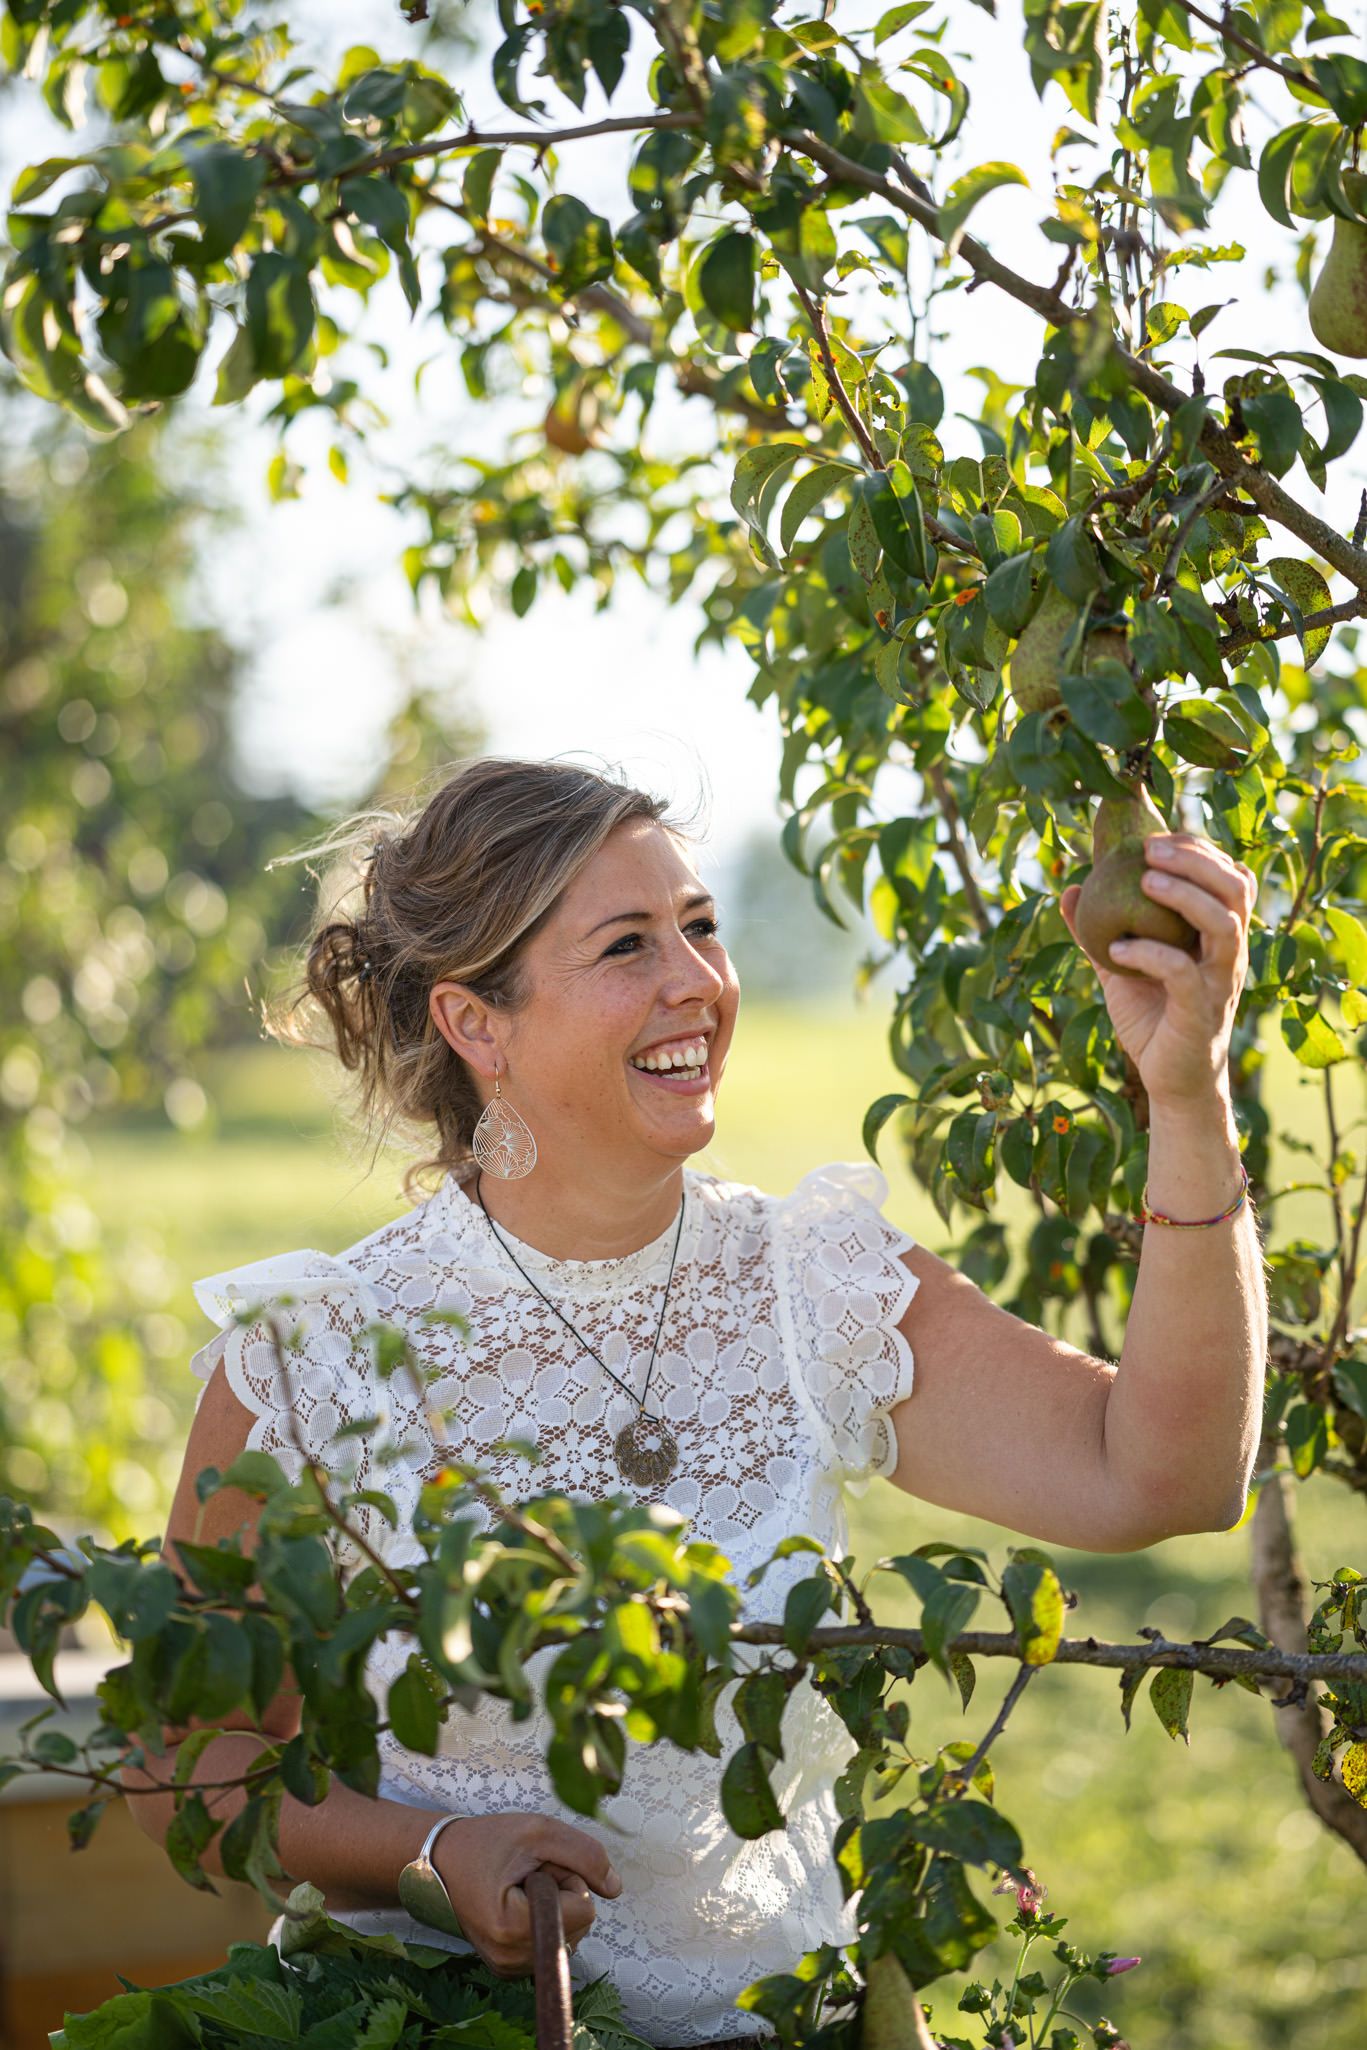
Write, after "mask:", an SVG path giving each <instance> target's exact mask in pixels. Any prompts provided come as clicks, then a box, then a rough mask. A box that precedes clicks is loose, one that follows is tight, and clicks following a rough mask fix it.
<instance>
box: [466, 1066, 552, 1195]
mask: <svg viewBox="0 0 1367 2050" xmlns="http://www.w3.org/2000/svg"><path fill="white" fill-rule="evenodd" d="M470 1145H471V1148H472V1150H473V1152H474V1156H475V1159H476V1160H477V1161H478V1162H479V1164H480V1166H481V1167H482V1168H483V1169H484V1170H485V1172H486V1173H487V1174H492V1175H497V1176H498V1178H499V1180H500V1181H504V1182H516V1181H521V1179H522V1177H523V1175H527V1174H530V1173H531V1171H532V1169H533V1168H534V1167H535V1166H536V1140H535V1139H534V1138H533V1137H532V1132H531V1127H530V1126H529V1125H528V1124H527V1122H526V1120H525V1118H521V1117H519V1116H518V1113H517V1112H516V1111H515V1110H514V1109H513V1107H512V1105H511V1104H510V1103H505V1102H504V1100H503V1091H502V1090H501V1089H500V1088H499V1084H498V1069H497V1068H495V1070H494V1093H493V1095H492V1096H491V1097H490V1099H489V1101H488V1102H487V1103H486V1104H485V1106H484V1109H483V1110H482V1111H481V1113H480V1117H479V1122H478V1124H477V1125H476V1126H475V1129H474V1131H473V1132H472V1133H471V1135H470Z"/></svg>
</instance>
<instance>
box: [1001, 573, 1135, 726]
mask: <svg viewBox="0 0 1367 2050" xmlns="http://www.w3.org/2000/svg"><path fill="white" fill-rule="evenodd" d="M1077 614H1078V608H1077V606H1076V605H1074V603H1073V601H1072V599H1071V598H1067V597H1065V596H1064V594H1063V592H1062V591H1060V590H1059V588H1058V586H1057V584H1050V586H1049V588H1048V590H1047V591H1046V592H1045V594H1044V597H1043V600H1042V601H1041V603H1040V606H1039V609H1038V611H1037V612H1036V613H1035V614H1034V616H1033V618H1031V619H1029V620H1027V621H1026V624H1025V626H1024V628H1023V629H1022V632H1021V637H1020V639H1019V640H1018V641H1017V642H1016V646H1015V650H1014V652H1013V654H1012V656H1011V695H1012V696H1013V697H1014V699H1015V700H1016V703H1017V704H1018V705H1019V706H1020V708H1021V710H1022V712H1047V711H1048V710H1049V709H1050V708H1051V707H1052V706H1054V705H1058V704H1061V703H1062V702H1063V694H1062V692H1061V691H1060V689H1059V686H1058V680H1059V675H1060V673H1061V671H1062V669H1063V651H1064V649H1065V647H1066V646H1067V645H1068V642H1069V640H1070V639H1071V637H1072V633H1073V629H1074V627H1075V626H1076V624H1077ZM1106 658H1109V659H1110V660H1112V661H1121V662H1123V661H1125V659H1126V654H1125V636H1124V634H1123V633H1121V632H1120V630H1119V629H1118V628H1116V627H1098V628H1096V629H1095V630H1094V631H1093V632H1091V633H1089V634H1088V635H1087V637H1086V640H1085V641H1084V643H1083V646H1082V651H1081V656H1080V658H1079V657H1078V656H1077V655H1075V656H1074V657H1073V666H1074V667H1075V668H1078V669H1082V670H1084V671H1086V670H1090V669H1092V668H1094V667H1095V665H1096V664H1097V663H1098V662H1100V661H1102V660H1103V659H1106Z"/></svg>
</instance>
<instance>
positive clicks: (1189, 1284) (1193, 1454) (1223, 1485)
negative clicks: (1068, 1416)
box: [1105, 1091, 1267, 1536]
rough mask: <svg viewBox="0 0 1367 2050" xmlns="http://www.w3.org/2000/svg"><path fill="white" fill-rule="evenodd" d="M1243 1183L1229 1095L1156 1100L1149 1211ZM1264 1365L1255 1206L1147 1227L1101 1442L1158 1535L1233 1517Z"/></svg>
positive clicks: (1214, 1201)
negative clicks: (1172, 1104)
mask: <svg viewBox="0 0 1367 2050" xmlns="http://www.w3.org/2000/svg"><path fill="white" fill-rule="evenodd" d="M1240 1179H1241V1169H1240V1160H1239V1146H1238V1133H1237V1128H1236V1126H1235V1122H1234V1111H1233V1106H1232V1103H1231V1101H1230V1099H1229V1096H1228V1094H1227V1093H1226V1092H1224V1091H1220V1092H1218V1093H1216V1094H1213V1095H1212V1097H1211V1099H1210V1102H1209V1104H1208V1105H1207V1106H1197V1107H1192V1106H1184V1107H1180V1108H1164V1107H1163V1106H1162V1105H1159V1104H1151V1105H1150V1122H1149V1204H1150V1207H1151V1208H1152V1209H1154V1210H1161V1211H1163V1212H1164V1213H1165V1214H1166V1215H1167V1216H1169V1217H1176V1218H1183V1219H1196V1218H1202V1217H1214V1216H1216V1215H1217V1214H1218V1213H1219V1212H1220V1211H1222V1210H1224V1209H1225V1208H1226V1207H1227V1206H1228V1204H1229V1203H1231V1202H1232V1201H1233V1199H1234V1197H1235V1196H1236V1195H1237V1194H1238V1191H1239V1183H1240ZM1266 1360H1267V1290H1266V1284H1265V1280H1264V1270H1263V1256H1262V1245H1261V1241H1260V1238H1259V1233H1258V1225H1257V1219H1256V1217H1255V1216H1254V1213H1253V1208H1252V1205H1251V1203H1249V1202H1248V1201H1245V1202H1244V1204H1243V1205H1242V1206H1241V1208H1240V1209H1239V1210H1237V1211H1236V1212H1235V1214H1234V1215H1233V1217H1231V1218H1228V1219H1227V1220H1226V1221H1225V1222H1224V1223H1221V1224H1213V1225H1209V1226H1207V1227H1206V1228H1205V1229H1204V1230H1200V1231H1178V1230H1175V1229H1174V1228H1173V1227H1172V1226H1170V1225H1164V1224H1148V1225H1146V1226H1145V1227H1144V1242H1143V1250H1142V1253H1141V1256H1140V1263H1139V1274H1138V1277H1137V1279H1136V1282H1135V1288H1134V1300H1133V1303H1132V1305H1131V1309H1130V1314H1129V1319H1128V1321H1127V1324H1126V1327H1125V1343H1124V1348H1123V1350H1122V1352H1121V1355H1120V1361H1119V1365H1118V1368H1117V1371H1116V1376H1115V1379H1114V1382H1113V1383H1112V1386H1111V1391H1110V1395H1109V1398H1108V1400H1107V1405H1106V1416H1105V1448H1106V1459H1107V1465H1108V1467H1109V1468H1110V1469H1111V1471H1112V1472H1113V1473H1114V1475H1115V1479H1116V1486H1117V1487H1118V1488H1120V1489H1123V1490H1124V1492H1125V1495H1126V1497H1127V1498H1128V1499H1130V1500H1133V1501H1134V1502H1135V1503H1136V1504H1137V1505H1140V1506H1141V1510H1142V1513H1143V1514H1144V1515H1146V1516H1149V1517H1151V1518H1152V1519H1153V1522H1154V1528H1155V1536H1162V1535H1164V1534H1170V1533H1171V1532H1176V1531H1180V1530H1224V1529H1228V1527H1229V1526H1230V1525H1231V1524H1233V1523H1236V1522H1237V1521H1238V1519H1239V1516H1240V1514H1241V1513H1242V1509H1243V1504H1244V1498H1245V1490H1246V1487H1247V1483H1248V1478H1249V1475H1250V1472H1251V1470H1252V1467H1253V1462H1254V1459H1255V1457H1256V1454H1257V1446H1258V1434H1259V1426H1260V1421H1261V1417H1262V1407H1263V1376H1264V1370H1265V1366H1266Z"/></svg>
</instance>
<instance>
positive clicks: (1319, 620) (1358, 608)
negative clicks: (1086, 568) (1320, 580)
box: [1219, 592, 1367, 656]
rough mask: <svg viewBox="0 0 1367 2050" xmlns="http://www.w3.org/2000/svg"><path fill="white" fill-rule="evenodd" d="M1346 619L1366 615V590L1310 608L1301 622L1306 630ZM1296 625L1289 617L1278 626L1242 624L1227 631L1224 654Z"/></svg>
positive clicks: (1278, 637)
mask: <svg viewBox="0 0 1367 2050" xmlns="http://www.w3.org/2000/svg"><path fill="white" fill-rule="evenodd" d="M1345 619H1367V592H1363V593H1362V594H1361V595H1360V596H1358V597H1356V598H1345V599H1344V600H1343V603H1342V604H1341V605H1326V606H1325V607H1324V608H1323V609H1322V610H1321V611H1319V612H1307V613H1306V614H1305V615H1304V617H1303V619H1302V621H1301V624H1302V626H1303V627H1304V628H1305V630H1306V632H1307V633H1310V632H1312V631H1313V630H1314V628H1315V627H1317V626H1337V625H1338V624H1339V622H1340V621H1341V620H1345ZM1295 631H1296V629H1295V627H1294V626H1293V625H1292V624H1291V621H1290V620H1287V622H1286V624H1285V625H1284V626H1279V627H1276V628H1262V627H1258V628H1253V627H1240V628H1239V630H1238V632H1237V633H1232V634H1228V635H1226V637H1225V638H1224V639H1223V640H1222V641H1221V642H1220V643H1219V649H1220V653H1221V655H1224V656H1229V655H1237V654H1238V653H1239V650H1240V649H1241V648H1249V647H1252V646H1253V645H1254V643H1255V642H1257V641H1282V640H1285V639H1286V638H1287V636H1288V635H1289V634H1293V633H1295Z"/></svg>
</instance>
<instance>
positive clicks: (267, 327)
mask: <svg viewBox="0 0 1367 2050" xmlns="http://www.w3.org/2000/svg"><path fill="white" fill-rule="evenodd" d="M246 297H247V332H248V334H249V335H250V337H251V349H252V361H253V363H254V364H255V367H256V372H257V375H258V376H259V377H283V376H284V375H285V374H286V372H287V371H290V370H292V369H293V368H294V367H295V365H296V364H297V363H298V362H299V360H300V358H301V357H302V356H303V354H304V352H305V350H306V349H307V348H308V346H309V343H310V342H311V341H312V339H313V324H314V304H313V292H312V289H311V287H310V283H309V273H308V268H307V266H306V265H305V264H303V263H301V262H299V261H298V260H297V259H296V258H295V257H292V256H282V255H281V254H280V253H279V251H278V250H274V249H263V250H261V251H260V252H259V254H258V255H256V256H255V257H253V259H252V267H251V270H250V272H249V273H248V276H247V295H246Z"/></svg>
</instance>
